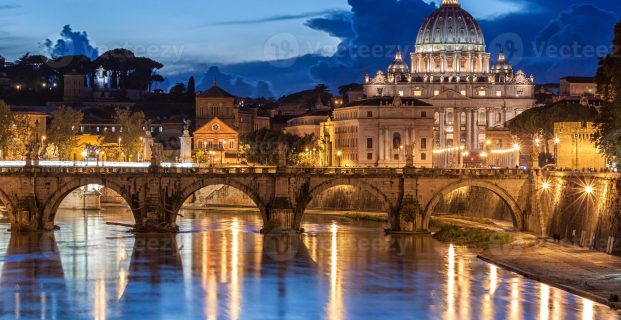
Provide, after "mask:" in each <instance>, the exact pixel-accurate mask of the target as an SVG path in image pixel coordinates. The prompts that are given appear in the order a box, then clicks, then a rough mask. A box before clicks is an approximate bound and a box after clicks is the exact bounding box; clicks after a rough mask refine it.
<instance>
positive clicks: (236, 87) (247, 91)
mask: <svg viewBox="0 0 621 320" xmlns="http://www.w3.org/2000/svg"><path fill="white" fill-rule="evenodd" d="M214 81H216V82H217V83H218V86H219V87H221V88H222V89H224V90H226V91H228V92H230V93H231V94H232V95H235V96H239V97H273V96H274V93H273V92H272V89H271V84H270V83H269V82H267V81H265V80H259V81H255V82H251V81H247V80H246V79H244V77H242V76H240V75H231V74H226V73H223V72H222V71H220V68H218V67H216V66H213V67H210V68H209V69H208V70H207V72H206V73H205V74H204V76H203V77H202V79H200V80H199V82H198V84H197V87H196V88H197V90H198V91H204V90H206V89H207V88H209V87H211V86H212V84H213V82H214Z"/></svg>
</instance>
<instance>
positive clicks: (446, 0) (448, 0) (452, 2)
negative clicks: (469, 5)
mask: <svg viewBox="0 0 621 320" xmlns="http://www.w3.org/2000/svg"><path fill="white" fill-rule="evenodd" d="M442 5H443V6H458V5H459V0H442Z"/></svg>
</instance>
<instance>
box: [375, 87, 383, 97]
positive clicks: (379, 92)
mask: <svg viewBox="0 0 621 320" xmlns="http://www.w3.org/2000/svg"><path fill="white" fill-rule="evenodd" d="M377 95H378V96H383V95H384V88H377Z"/></svg>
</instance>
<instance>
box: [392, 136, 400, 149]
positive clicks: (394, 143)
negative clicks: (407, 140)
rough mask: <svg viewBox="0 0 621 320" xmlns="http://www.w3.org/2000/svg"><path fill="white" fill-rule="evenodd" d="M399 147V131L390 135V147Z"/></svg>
mask: <svg viewBox="0 0 621 320" xmlns="http://www.w3.org/2000/svg"><path fill="white" fill-rule="evenodd" d="M399 147H401V134H400V133H399V132H395V133H394V134H393V135H392V148H393V149H399Z"/></svg>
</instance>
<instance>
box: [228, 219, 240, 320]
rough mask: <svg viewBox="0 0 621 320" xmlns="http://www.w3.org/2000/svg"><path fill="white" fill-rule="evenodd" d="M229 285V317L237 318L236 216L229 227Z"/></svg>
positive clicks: (238, 302)
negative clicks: (230, 236) (230, 237)
mask: <svg viewBox="0 0 621 320" xmlns="http://www.w3.org/2000/svg"><path fill="white" fill-rule="evenodd" d="M231 234H232V243H231V287H230V295H231V296H230V301H229V302H230V306H229V310H230V312H231V319H233V320H235V319H238V318H239V314H240V309H241V292H240V291H241V288H240V286H239V278H238V276H239V273H238V272H239V270H238V266H239V256H240V254H239V240H240V239H239V238H240V237H239V221H238V219H237V217H235V218H233V226H232V228H231Z"/></svg>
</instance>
